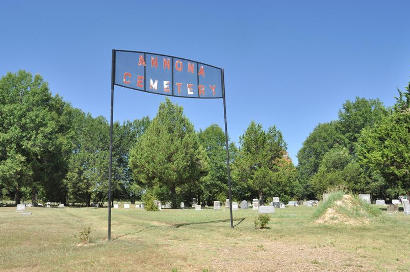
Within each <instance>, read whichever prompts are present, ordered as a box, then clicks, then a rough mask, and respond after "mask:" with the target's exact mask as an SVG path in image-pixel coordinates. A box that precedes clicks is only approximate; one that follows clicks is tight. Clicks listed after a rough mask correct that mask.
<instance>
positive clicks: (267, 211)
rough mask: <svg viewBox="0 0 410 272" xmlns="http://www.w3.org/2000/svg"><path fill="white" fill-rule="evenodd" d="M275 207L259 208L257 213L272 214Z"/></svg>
mask: <svg viewBox="0 0 410 272" xmlns="http://www.w3.org/2000/svg"><path fill="white" fill-rule="evenodd" d="M274 212H275V207H273V206H260V207H259V209H258V213H274Z"/></svg>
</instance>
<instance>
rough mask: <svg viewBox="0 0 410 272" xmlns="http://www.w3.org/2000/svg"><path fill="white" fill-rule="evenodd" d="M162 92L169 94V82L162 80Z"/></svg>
mask: <svg viewBox="0 0 410 272" xmlns="http://www.w3.org/2000/svg"><path fill="white" fill-rule="evenodd" d="M164 92H166V93H169V92H170V89H169V81H167V80H164Z"/></svg>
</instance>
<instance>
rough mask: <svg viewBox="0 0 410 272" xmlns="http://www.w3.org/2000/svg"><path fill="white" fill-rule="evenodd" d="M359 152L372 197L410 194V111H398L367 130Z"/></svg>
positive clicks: (360, 139) (361, 140)
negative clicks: (373, 195)
mask: <svg viewBox="0 0 410 272" xmlns="http://www.w3.org/2000/svg"><path fill="white" fill-rule="evenodd" d="M356 150H357V157H358V161H359V163H360V165H361V166H362V167H363V169H365V171H366V175H367V177H368V179H369V181H368V183H369V188H370V190H371V191H372V193H373V194H375V195H377V196H378V197H386V196H388V197H391V198H393V197H397V196H398V195H400V194H409V195H410V110H408V109H407V110H402V109H400V110H399V111H395V112H393V113H392V114H391V115H390V116H388V117H386V118H384V119H383V120H382V121H381V122H380V123H379V124H378V125H376V126H374V127H368V128H366V129H364V130H363V131H362V133H361V135H360V137H359V141H358V143H357V145H356Z"/></svg>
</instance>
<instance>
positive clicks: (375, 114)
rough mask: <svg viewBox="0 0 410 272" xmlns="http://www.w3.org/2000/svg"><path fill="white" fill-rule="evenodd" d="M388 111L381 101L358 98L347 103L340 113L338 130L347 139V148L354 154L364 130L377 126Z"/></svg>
mask: <svg viewBox="0 0 410 272" xmlns="http://www.w3.org/2000/svg"><path fill="white" fill-rule="evenodd" d="M386 115H387V110H386V108H385V107H384V106H383V103H382V102H380V100H379V99H365V98H359V97H356V100H355V101H354V102H351V101H349V100H348V101H346V102H345V103H344V104H343V107H342V109H341V110H340V111H339V122H338V130H339V131H340V133H341V134H342V135H343V136H344V137H345V138H346V139H347V142H346V147H348V149H349V151H350V152H351V153H352V154H353V153H354V150H353V149H354V143H356V142H357V138H358V137H359V135H360V132H361V130H362V129H363V128H366V127H371V126H374V125H376V124H377V123H378V122H380V120H382V118H383V117H384V116H386Z"/></svg>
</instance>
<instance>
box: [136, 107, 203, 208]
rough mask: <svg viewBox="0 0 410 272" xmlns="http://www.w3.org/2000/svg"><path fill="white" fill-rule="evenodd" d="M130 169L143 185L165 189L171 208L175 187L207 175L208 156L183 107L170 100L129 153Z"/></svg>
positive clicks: (175, 192)
mask: <svg viewBox="0 0 410 272" xmlns="http://www.w3.org/2000/svg"><path fill="white" fill-rule="evenodd" d="M129 162H130V168H131V169H132V171H133V174H134V177H135V179H136V180H138V181H140V182H141V183H142V184H143V185H145V186H147V187H150V188H153V187H155V186H157V187H162V188H164V187H165V188H166V189H167V190H168V191H169V194H168V197H167V198H168V200H171V201H172V207H174V208H176V207H177V206H178V204H177V203H178V200H179V198H178V197H179V196H178V195H177V188H178V187H179V186H183V185H184V184H189V183H194V182H197V181H199V179H200V178H201V177H203V176H205V175H206V174H207V170H208V158H207V155H206V152H205V150H204V148H203V147H202V146H201V144H200V142H199V139H198V135H197V134H196V133H195V131H194V127H193V125H192V124H191V123H190V122H189V120H188V118H186V117H185V116H184V115H183V109H182V107H180V106H178V105H175V104H172V102H171V101H170V100H169V99H166V101H165V102H164V103H161V105H160V106H159V110H158V113H157V116H156V117H155V118H154V119H153V120H152V122H151V124H150V126H149V127H148V129H147V130H146V132H145V133H144V134H143V135H142V136H141V137H140V138H139V140H138V141H137V142H136V144H135V145H134V147H133V148H132V150H131V153H130V161H129Z"/></svg>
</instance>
